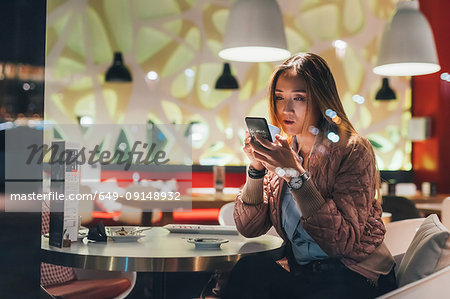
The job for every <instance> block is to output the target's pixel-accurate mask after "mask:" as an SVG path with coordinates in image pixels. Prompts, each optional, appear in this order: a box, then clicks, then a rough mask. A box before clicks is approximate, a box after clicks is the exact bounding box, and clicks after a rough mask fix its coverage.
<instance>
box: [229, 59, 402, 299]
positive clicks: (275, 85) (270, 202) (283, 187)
mask: <svg viewBox="0 0 450 299" xmlns="http://www.w3.org/2000/svg"><path fill="white" fill-rule="evenodd" d="M269 111H270V118H271V122H272V124H273V125H275V126H277V127H279V128H281V134H282V135H284V136H285V137H282V136H281V135H276V140H275V142H273V143H271V142H270V141H267V140H265V139H262V138H258V137H257V136H256V137H255V139H252V138H251V137H250V136H249V134H248V132H247V135H246V138H245V140H244V147H243V150H244V152H245V153H246V154H247V156H248V157H249V158H250V161H251V163H250V165H249V170H248V176H247V182H246V184H245V186H244V188H243V190H242V191H241V192H240V193H239V195H238V197H237V199H236V203H235V209H234V219H235V221H236V226H237V229H238V230H239V232H240V233H241V234H242V235H244V236H246V237H256V236H260V235H263V234H265V233H266V232H267V231H268V230H269V229H270V227H271V226H274V227H275V229H276V231H277V233H278V234H279V235H280V236H281V237H282V238H283V239H284V240H285V242H286V257H287V260H288V263H289V268H290V271H289V272H288V271H286V270H284V269H283V268H282V267H281V266H279V265H278V264H277V263H276V262H274V261H271V260H268V259H267V260H266V259H264V258H261V257H248V258H243V259H241V260H240V261H239V262H238V263H237V264H236V266H235V267H234V269H233V271H232V273H231V277H230V280H229V282H228V285H227V287H226V288H225V290H224V297H225V298H327V297H333V298H349V297H350V298H353V297H356V298H371V297H375V296H377V295H380V294H381V293H384V292H387V291H389V290H391V289H393V288H395V287H396V285H395V275H394V272H393V266H394V260H393V258H392V256H391V254H390V252H389V250H388V249H387V247H386V246H385V244H384V243H383V238H384V233H385V228H384V225H383V222H382V221H381V207H380V205H379V203H378V202H377V201H376V200H375V193H376V188H377V185H378V184H377V183H378V180H379V174H378V171H377V169H376V165H375V156H374V153H373V149H372V147H371V145H370V143H369V142H368V141H367V139H365V138H363V137H361V136H359V135H358V134H357V132H356V131H355V129H354V128H353V126H352V124H351V123H350V121H349V120H348V117H347V116H346V114H345V112H344V109H343V106H342V103H341V101H340V99H339V96H338V92H337V89H336V84H335V81H334V78H333V75H332V74H331V72H330V69H329V68H328V66H327V63H326V62H325V61H324V60H323V59H322V58H321V57H319V56H318V55H315V54H311V53H306V54H297V55H295V56H293V57H291V58H290V59H288V60H287V61H286V62H284V63H283V64H282V65H281V66H279V67H278V68H277V69H276V70H275V72H274V74H273V76H272V79H271V81H270V86H269Z"/></svg>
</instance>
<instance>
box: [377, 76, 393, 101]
mask: <svg viewBox="0 0 450 299" xmlns="http://www.w3.org/2000/svg"><path fill="white" fill-rule="evenodd" d="M396 98H397V96H396V95H395V92H394V90H393V89H392V88H391V87H390V86H389V80H388V78H383V83H382V84H381V88H380V90H378V92H377V94H376V95H375V99H376V100H382V101H389V100H395V99H396Z"/></svg>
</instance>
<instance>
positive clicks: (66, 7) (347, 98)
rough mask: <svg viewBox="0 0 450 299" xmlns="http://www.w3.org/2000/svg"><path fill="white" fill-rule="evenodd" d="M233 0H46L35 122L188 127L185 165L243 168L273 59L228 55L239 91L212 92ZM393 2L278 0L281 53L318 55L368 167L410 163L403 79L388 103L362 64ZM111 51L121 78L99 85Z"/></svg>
mask: <svg viewBox="0 0 450 299" xmlns="http://www.w3.org/2000/svg"><path fill="white" fill-rule="evenodd" d="M233 2H234V1H226V0H164V1H161V0H130V1H122V0H90V1H89V0H83V1H80V0H71V1H63V0H48V1H47V3H48V18H47V59H46V63H47V65H46V94H45V96H46V97H45V106H46V107H45V118H46V120H48V121H52V122H55V123H57V124H63V123H64V124H68V123H73V124H76V123H77V122H78V119H79V118H80V117H83V116H89V117H91V118H92V119H93V122H94V123H95V124H146V123H148V122H149V121H151V122H153V123H155V124H169V123H175V124H190V127H191V128H192V130H193V135H192V138H193V140H192V142H193V152H192V155H193V161H194V163H197V164H227V165H242V164H244V163H245V162H246V160H245V156H244V154H243V153H242V151H241V147H242V137H243V135H244V131H245V123H244V117H245V116H247V115H253V116H266V117H267V116H268V115H267V102H266V93H267V82H268V80H269V77H270V75H271V72H272V70H273V67H274V66H275V65H276V63H239V62H232V63H231V66H232V71H233V73H234V74H235V75H236V77H237V78H238V80H239V84H240V89H239V90H237V91H220V90H215V89H214V85H215V81H216V79H217V77H218V76H219V75H220V74H221V72H222V64H223V61H222V60H221V59H220V58H219V57H218V55H217V53H218V52H219V50H220V49H221V41H222V38H223V34H224V28H225V24H226V20H227V17H228V14H229V9H230V7H231V6H232V4H233ZM396 2H397V1H391V0H381V1H377V0H367V1H366V0H340V1H338V0H322V1H320V0H304V1H298V0H278V3H279V5H280V7H281V10H282V12H283V18H284V24H285V28H286V35H287V41H288V48H289V50H290V51H291V53H295V52H305V51H309V52H314V53H317V54H319V55H321V56H323V57H324V58H325V59H326V60H327V61H328V63H329V65H330V67H331V69H332V71H333V73H334V75H335V78H336V81H337V84H338V89H339V93H340V96H341V99H342V101H343V103H344V107H345V108H346V111H347V113H348V114H349V117H350V119H351V121H352V122H353V124H354V125H355V127H356V129H357V130H358V131H359V132H360V133H361V134H362V135H364V136H366V137H368V138H370V140H371V141H372V144H373V145H374V147H375V150H376V155H377V160H378V163H379V168H380V169H410V168H411V162H410V152H411V143H410V142H409V141H408V139H407V136H406V124H407V121H408V119H409V118H410V105H411V91H410V84H409V79H408V78H401V77H400V78H391V86H392V87H393V88H394V89H395V90H396V93H397V100H395V101H387V102H380V101H375V99H374V97H375V93H376V91H377V90H378V89H379V88H380V86H381V78H380V77H379V76H377V75H375V74H373V73H372V67H373V66H374V64H375V63H376V56H377V49H378V43H379V40H380V37H381V33H382V30H383V27H384V25H385V24H386V21H387V20H388V19H389V18H390V17H391V16H392V14H393V12H394V9H395V3H396ZM337 40H341V41H344V42H345V43H342V42H337V43H336V41H337ZM343 44H344V45H346V47H345V46H344V47H343V46H342V45H343ZM115 51H121V52H122V53H123V56H124V61H125V63H126V65H127V66H128V67H129V68H130V70H131V73H132V75H133V81H132V82H131V83H110V82H105V81H104V74H105V72H106V70H107V68H108V67H109V66H110V64H111V62H112V57H113V53H114V52H115ZM149 72H153V73H151V75H148V74H149ZM156 75H157V76H156ZM355 95H356V96H355ZM80 130H81V128H80Z"/></svg>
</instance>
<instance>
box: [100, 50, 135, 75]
mask: <svg viewBox="0 0 450 299" xmlns="http://www.w3.org/2000/svg"><path fill="white" fill-rule="evenodd" d="M131 80H132V78H131V73H130V71H129V70H128V68H127V67H126V66H125V65H124V64H123V58H122V53H120V52H115V53H114V61H113V64H112V65H111V66H110V67H109V69H108V70H107V71H106V75H105V81H107V82H131Z"/></svg>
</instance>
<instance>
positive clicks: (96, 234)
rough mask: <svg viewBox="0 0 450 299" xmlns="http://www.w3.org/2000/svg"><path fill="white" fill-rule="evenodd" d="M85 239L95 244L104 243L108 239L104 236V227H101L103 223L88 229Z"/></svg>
mask: <svg viewBox="0 0 450 299" xmlns="http://www.w3.org/2000/svg"><path fill="white" fill-rule="evenodd" d="M87 237H88V239H89V240H93V241H97V242H106V240H107V239H108V238H107V235H106V231H105V226H104V225H103V222H101V221H100V223H99V224H98V225H97V227H90V228H89V233H88V236H87Z"/></svg>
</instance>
